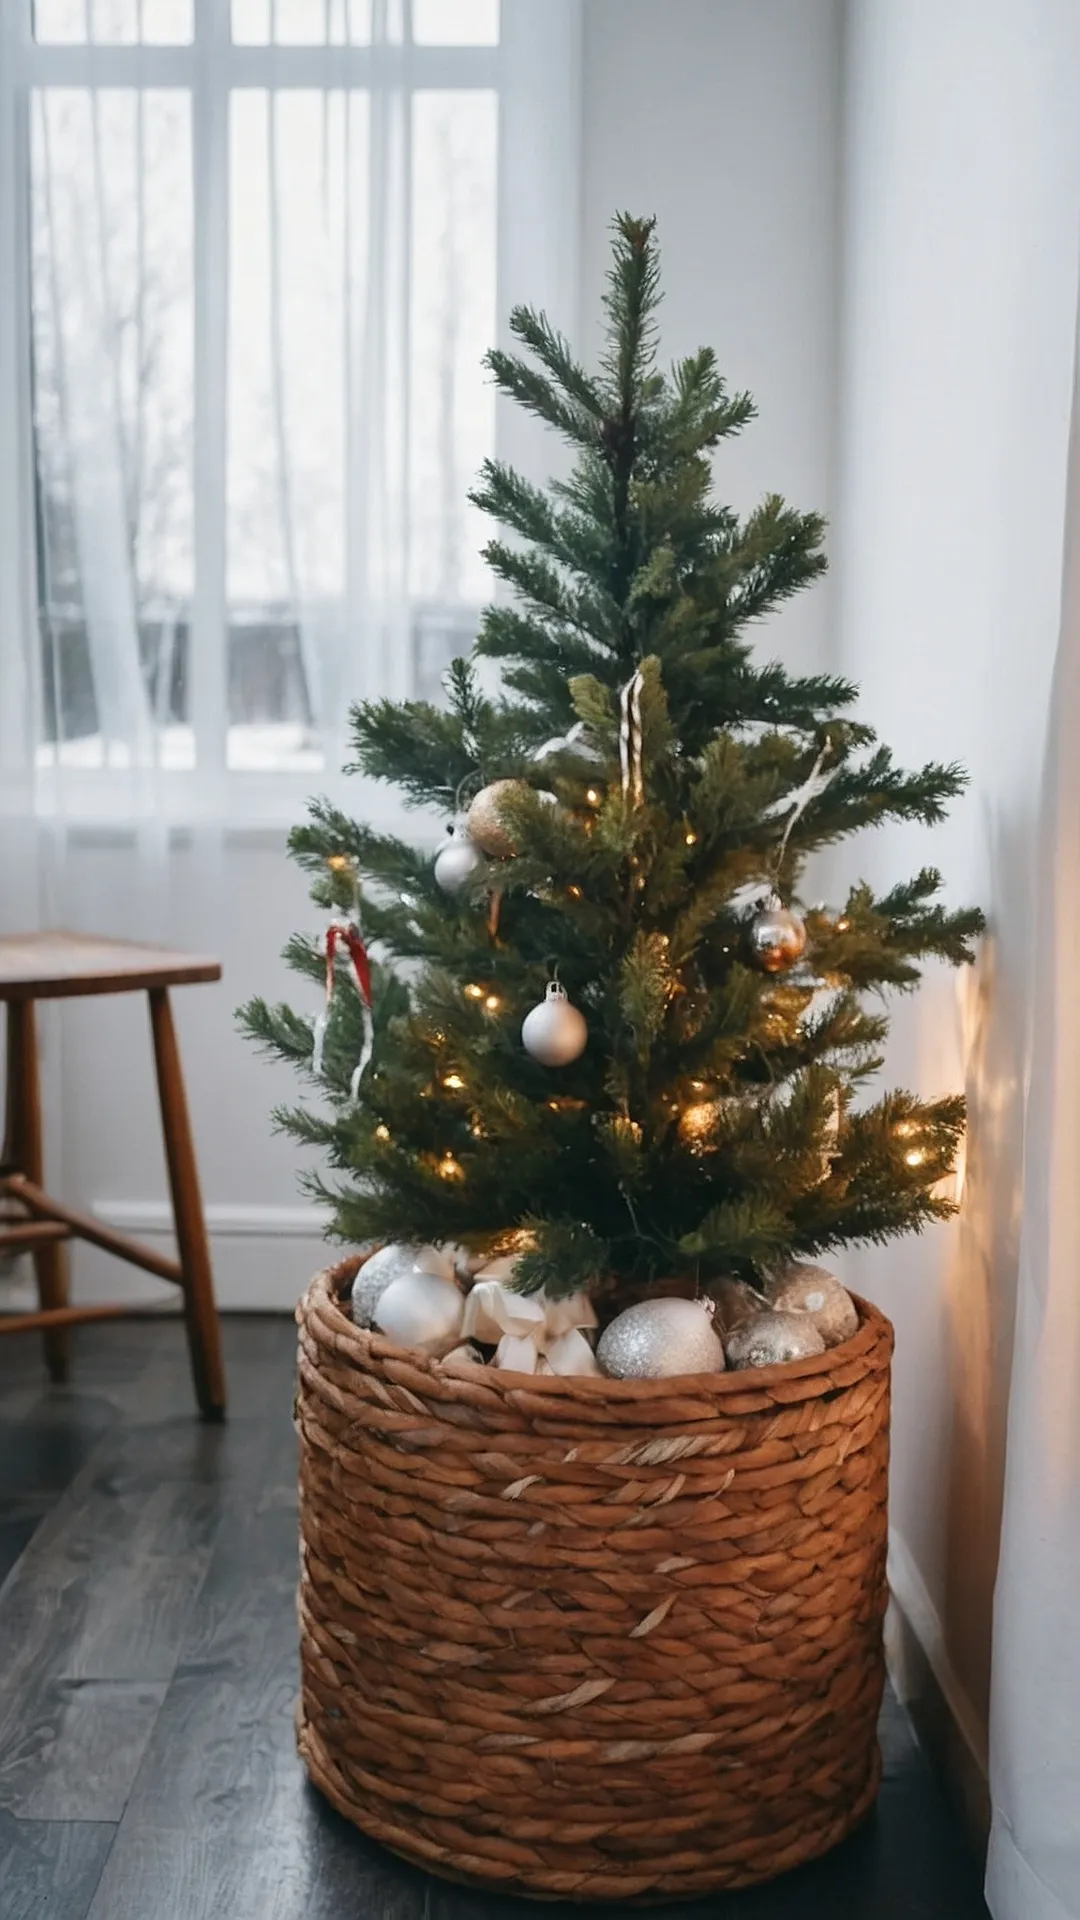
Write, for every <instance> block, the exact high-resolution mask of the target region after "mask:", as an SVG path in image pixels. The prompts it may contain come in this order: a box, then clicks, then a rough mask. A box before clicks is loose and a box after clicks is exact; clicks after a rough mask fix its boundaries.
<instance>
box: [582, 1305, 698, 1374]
mask: <svg viewBox="0 0 1080 1920" xmlns="http://www.w3.org/2000/svg"><path fill="white" fill-rule="evenodd" d="M596 1358H597V1360H598V1361H599V1363H600V1371H601V1373H606V1374H609V1375H610V1376H611V1378H612V1379H613V1380H662V1379H665V1378H666V1377H667V1376H668V1375H670V1374H678V1373H722V1372H723V1370H724V1349H723V1347H722V1346H721V1345H720V1340H719V1337H718V1335H717V1332H716V1329H715V1327H714V1326H713V1316H712V1312H711V1307H710V1304H708V1303H706V1302H705V1301H704V1300H680V1299H660V1300H639V1302H638V1304H637V1306H635V1307H627V1308H626V1310H625V1312H623V1313H620V1314H619V1315H618V1316H617V1317H616V1318H615V1319H614V1320H613V1321H612V1322H611V1324H610V1326H607V1327H605V1328H604V1331H603V1333H602V1334H601V1335H600V1339H599V1342H598V1344H597V1348H596Z"/></svg>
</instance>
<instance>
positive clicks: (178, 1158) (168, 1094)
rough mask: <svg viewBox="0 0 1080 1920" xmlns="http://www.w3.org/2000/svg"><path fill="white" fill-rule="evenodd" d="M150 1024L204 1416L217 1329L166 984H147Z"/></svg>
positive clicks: (216, 1410)
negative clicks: (155, 985)
mask: <svg viewBox="0 0 1080 1920" xmlns="http://www.w3.org/2000/svg"><path fill="white" fill-rule="evenodd" d="M148 998H149V1001H150V1025H151V1028H152V1029H153V1035H154V1060H155V1063H156V1065H157V1081H158V1094H159V1097H160V1101H161V1126H162V1132H163V1133H164V1136H165V1158H166V1160H167V1162H168V1167H169V1185H170V1187H171V1189H172V1204H173V1217H174V1219H175V1221H176V1241H177V1247H178V1249H179V1254H180V1265H181V1267H182V1269H183V1274H184V1283H183V1284H184V1317H185V1319H186V1321H187V1336H188V1347H189V1349H190V1352H191V1371H192V1375H193V1377H194V1380H195V1392H196V1394H197V1396H198V1401H199V1406H200V1407H201V1409H202V1411H203V1413H204V1414H206V1416H207V1417H208V1418H209V1419H220V1418H221V1416H222V1415H223V1414H224V1412H225V1368H224V1365H223V1363H222V1358H221V1330H220V1327H219V1325H218V1315H217V1306H216V1303H215V1301H214V1281H213V1275H212V1274H211V1271H210V1247H209V1243H208V1241H207V1238H206V1220H205V1218H204V1215H203V1210H202V1198H201V1195H200V1193H199V1172H198V1167H197V1166H196V1162H195V1149H194V1146H193V1145H192V1140H191V1127H190V1124H189V1121H188V1109H187V1098H186V1096H185V1093H184V1076H183V1072H182V1070H181V1066H180V1050H179V1048H178V1046H177V1044H176V1029H175V1027H174V1026H173V1017H172V1008H171V1006H170V1005H169V994H168V989H167V988H166V987H151V989H150V992H149V995H148Z"/></svg>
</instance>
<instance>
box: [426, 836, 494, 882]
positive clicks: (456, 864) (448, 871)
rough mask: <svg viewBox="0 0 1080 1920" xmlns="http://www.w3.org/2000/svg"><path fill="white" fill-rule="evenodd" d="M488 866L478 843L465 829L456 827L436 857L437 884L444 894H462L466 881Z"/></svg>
mask: <svg viewBox="0 0 1080 1920" xmlns="http://www.w3.org/2000/svg"><path fill="white" fill-rule="evenodd" d="M486 866H487V861H486V860H485V858H484V855H483V853H482V851H481V849H480V848H479V847H478V846H477V844H476V841H475V840H470V838H469V835H468V834H467V833H466V831H465V829H464V827H455V828H454V832H453V835H452V837H451V838H450V839H449V840H448V841H447V842H446V845H445V846H444V847H440V849H439V851H438V853H437V854H436V855H435V880H436V884H437V885H438V886H440V887H441V888H442V890H443V892H444V893H460V891H461V889H462V887H463V886H464V885H465V883H466V881H467V880H471V879H472V876H473V874H474V873H478V872H479V871H480V869H481V868H482V867H486Z"/></svg>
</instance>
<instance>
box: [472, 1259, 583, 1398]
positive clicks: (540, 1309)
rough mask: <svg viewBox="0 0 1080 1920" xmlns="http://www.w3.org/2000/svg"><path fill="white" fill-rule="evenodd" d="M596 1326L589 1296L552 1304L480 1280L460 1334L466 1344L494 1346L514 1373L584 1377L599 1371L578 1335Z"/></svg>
mask: <svg viewBox="0 0 1080 1920" xmlns="http://www.w3.org/2000/svg"><path fill="white" fill-rule="evenodd" d="M500 1264H501V1263H500ZM596 1324H597V1322H596V1312H595V1309H594V1308H593V1304H592V1301H591V1300H590V1299H589V1297H588V1295H587V1294H585V1293H574V1294H570V1295H569V1296H568V1297H567V1298H566V1299H565V1300H549V1299H548V1298H547V1296H546V1294H544V1293H514V1292H512V1291H511V1289H510V1288H509V1287H504V1286H503V1283H502V1281H501V1280H484V1279H480V1280H477V1282H476V1284H475V1286H474V1287H473V1290H472V1292H471V1293H470V1294H469V1296H468V1298H467V1299H466V1301H465V1318H464V1321H463V1322H462V1328H461V1331H462V1333H463V1334H464V1336H465V1338H466V1339H471V1340H479V1341H481V1342H482V1343H483V1344H484V1345H485V1346H495V1348H496V1352H495V1365H496V1366H497V1367H507V1368H509V1369H510V1370H511V1371H512V1372H514V1373H561V1374H572V1373H577V1374H582V1373H599V1371H600V1369H599V1367H598V1366H597V1364H596V1355H595V1354H594V1352H593V1350H592V1348H591V1347H590V1345H589V1343H588V1341H587V1340H586V1338H585V1335H584V1334H583V1333H582V1332H581V1331H580V1329H581V1328H582V1327H595V1326H596Z"/></svg>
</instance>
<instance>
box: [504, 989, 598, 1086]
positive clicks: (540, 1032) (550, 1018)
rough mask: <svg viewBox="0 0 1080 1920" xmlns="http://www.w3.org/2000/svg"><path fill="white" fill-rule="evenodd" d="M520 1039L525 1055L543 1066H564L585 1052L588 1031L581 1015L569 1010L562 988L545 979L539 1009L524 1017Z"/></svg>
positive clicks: (536, 1008) (583, 1016) (576, 1010)
mask: <svg viewBox="0 0 1080 1920" xmlns="http://www.w3.org/2000/svg"><path fill="white" fill-rule="evenodd" d="M521 1038H522V1041H523V1043H524V1046H525V1051H526V1053H531V1054H532V1057H533V1059H534V1060H539V1062H540V1064H541V1066H543V1067H566V1066H569V1064H570V1062H571V1060H577V1059H578V1058H579V1057H580V1055H581V1054H583V1053H584V1051H585V1043H586V1041H587V1040H588V1038H589V1029H588V1027H587V1025H586V1023H585V1015H584V1014H583V1013H579V1012H578V1009H577V1007H572V1006H571V1005H570V1002H569V1000H568V999H567V997H566V989H565V987H560V985H559V983H558V981H557V980H549V981H548V987H547V992H546V993H545V995H544V998H543V999H542V1000H541V1002H540V1004H539V1006H537V1007H534V1008H533V1010H532V1012H531V1013H527V1014H526V1015H525V1018H524V1020H523V1021H522V1024H521Z"/></svg>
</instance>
